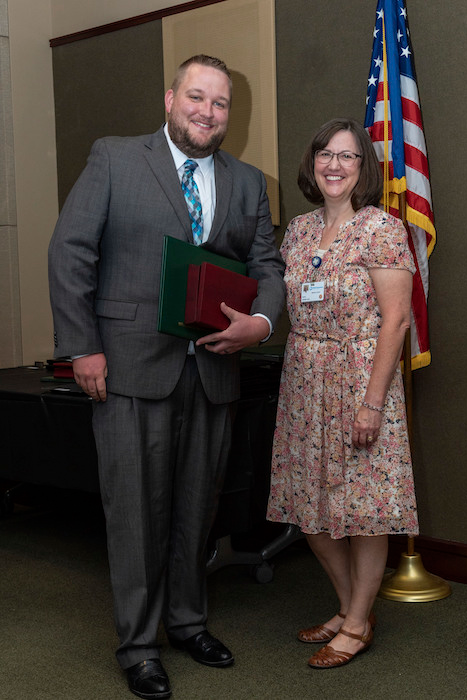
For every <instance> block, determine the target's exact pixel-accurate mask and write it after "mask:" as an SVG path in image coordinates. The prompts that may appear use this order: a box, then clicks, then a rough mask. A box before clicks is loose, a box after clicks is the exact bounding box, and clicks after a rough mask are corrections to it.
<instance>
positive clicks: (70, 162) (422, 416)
mask: <svg viewBox="0 0 467 700" xmlns="http://www.w3.org/2000/svg"><path fill="white" fill-rule="evenodd" d="M129 5H130V3H129ZM407 5H408V8H407V9H408V16H409V21H410V29H411V36H412V42H413V47H414V54H415V67H416V70H417V76H418V87H419V92H420V99H421V104H422V114H423V119H424V127H425V135H426V140H427V146H428V156H429V162H430V169H431V183H432V193H433V202H434V212H435V223H436V228H437V232H438V243H437V245H436V248H435V250H434V253H433V255H432V257H431V261H430V297H429V307H428V310H429V321H430V335H431V352H432V358H433V360H432V364H431V365H430V366H429V367H427V368H424V369H420V370H417V371H416V372H414V373H413V379H414V465H415V477H416V479H415V480H416V488H417V496H418V502H419V511H420V523H421V531H422V533H423V534H424V535H425V536H427V537H434V538H438V539H442V540H452V541H454V542H456V541H457V542H464V543H467V519H466V518H465V498H466V493H467V430H466V419H465V396H466V395H467V372H466V371H465V357H466V354H467V351H466V347H467V304H466V303H465V300H466V299H467V277H466V275H465V274H464V268H465V260H466V259H467V235H466V225H465V221H464V219H465V215H464V201H465V200H466V198H467V185H466V183H467V159H466V158H465V157H464V155H463V154H464V153H466V152H467V136H466V134H465V133H464V131H465V130H463V129H462V125H463V123H464V120H465V116H464V115H465V112H466V109H467V94H466V91H465V86H464V82H465V79H464V73H465V71H463V70H462V68H463V66H465V44H466V39H465V37H466V36H467V5H466V4H465V2H464V0H452V1H451V2H450V3H427V2H426V1H425V0H408V2H407ZM375 9H376V0H373V1H372V2H370V1H369V0H354V1H353V2H351V3H346V2H342V0H326V2H318V1H317V0H276V37H277V39H276V41H277V83H278V84H277V94H278V126H279V180H280V200H281V222H282V223H281V227H280V230H279V231H278V233H279V237H280V235H281V234H282V232H283V230H284V228H285V226H286V225H287V222H288V221H289V220H290V219H291V218H292V217H293V216H295V215H297V214H299V213H301V212H304V211H306V210H308V208H309V204H308V203H307V202H306V200H305V199H304V198H303V196H302V195H301V193H300V192H299V190H298V188H297V185H296V174H297V169H298V163H299V160H300V158H301V155H302V152H303V150H304V149H305V147H306V145H307V143H308V142H309V140H310V138H311V136H312V135H313V133H314V131H315V130H316V129H317V128H318V126H319V125H320V124H322V123H323V122H325V121H326V120H327V119H330V118H332V117H336V116H353V117H355V118H357V119H360V120H363V117H364V112H365V96H366V85H367V78H368V71H369V67H370V57H371V49H372V44H373V27H374V17H375ZM449 36H456V37H457V41H448V40H447V39H446V37H449ZM53 62H54V80H55V97H56V110H57V152H58V175H59V183H60V201H61V202H63V200H64V197H65V196H66V194H67V193H68V191H69V189H70V187H71V185H72V184H73V182H74V180H75V179H76V177H77V176H78V174H79V172H80V171H81V169H82V167H83V166H84V163H85V160H86V157H87V155H88V153H89V148H90V146H91V143H92V142H93V141H94V139H95V138H97V137H99V136H103V135H107V134H120V135H125V134H141V133H149V132H152V131H155V130H156V129H157V128H158V127H159V126H160V124H161V123H162V121H163V119H164V109H163V94H164V87H163V71H162V20H161V19H160V18H159V19H155V20H154V21H150V22H145V23H143V24H140V25H138V26H130V27H128V28H121V29H119V30H118V31H112V32H108V33H105V34H99V35H96V36H89V37H88V38H86V39H83V40H81V41H74V42H72V43H69V44H62V45H59V46H56V47H55V48H54V49H53ZM453 166H454V167H453ZM287 329H288V326H287V321H286V317H285V315H284V317H283V321H282V323H281V325H280V327H279V328H278V329H277V330H276V334H275V336H274V342H281V341H282V340H284V339H285V336H286V333H287Z"/></svg>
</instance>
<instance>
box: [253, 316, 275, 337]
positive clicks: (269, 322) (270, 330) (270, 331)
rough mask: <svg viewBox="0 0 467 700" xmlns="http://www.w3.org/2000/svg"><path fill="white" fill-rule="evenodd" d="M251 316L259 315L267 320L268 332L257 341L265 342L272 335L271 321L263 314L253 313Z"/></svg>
mask: <svg viewBox="0 0 467 700" xmlns="http://www.w3.org/2000/svg"><path fill="white" fill-rule="evenodd" d="M253 316H257V317H259V318H264V320H265V321H267V322H268V326H269V333H268V334H267V336H266V337H265V338H263V339H262V340H260V341H259V342H260V343H265V342H266V341H267V340H269V338H270V337H271V335H272V334H273V332H274V329H273V327H272V323H271V321H270V320H269V319H268V317H267V316H265V315H264V314H253Z"/></svg>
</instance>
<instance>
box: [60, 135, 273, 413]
mask: <svg viewBox="0 0 467 700" xmlns="http://www.w3.org/2000/svg"><path fill="white" fill-rule="evenodd" d="M214 161H215V177H216V196H217V204H216V211H215V216H214V221H213V224H212V229H211V233H210V237H209V240H208V241H207V243H206V244H204V245H205V247H206V248H208V249H209V250H211V251H213V252H215V253H219V254H221V255H225V256H228V257H230V258H234V259H237V260H241V261H243V262H246V264H247V268H248V274H249V275H250V276H251V277H254V278H256V279H257V280H258V296H257V298H256V300H255V301H254V303H253V307H252V313H257V312H259V313H263V314H264V315H266V316H267V317H268V318H269V319H270V320H271V322H272V323H273V324H275V323H276V322H277V320H278V317H279V314H280V312H281V310H282V307H283V303H284V295H285V292H284V284H283V280H282V277H283V269H284V265H283V262H282V259H281V257H280V255H279V252H278V251H277V248H276V246H275V240H274V231H273V227H272V224H271V219H270V213H269V204H268V200H267V196H266V183H265V179H264V176H263V174H262V173H261V172H260V171H259V170H257V169H256V168H254V167H253V166H251V165H247V164H245V163H242V162H240V161H239V160H237V159H236V158H234V157H233V156H231V155H229V154H228V153H226V152H223V151H218V152H217V153H215V155H214ZM165 234H168V235H170V236H173V237H175V238H179V239H181V240H188V241H191V240H192V233H191V225H190V220H189V216H188V211H187V207H186V203H185V200H184V197H183V193H182V191H181V187H180V181H179V178H178V175H177V172H176V170H175V165H174V162H173V158H172V155H171V153H170V149H169V147H168V144H167V140H166V138H165V135H164V132H163V130H162V128H161V129H159V131H157V132H156V133H155V134H152V135H149V136H139V137H131V138H117V137H109V138H104V139H100V140H98V141H96V143H95V144H94V145H93V148H92V150H91V154H90V156H89V159H88V163H87V166H86V168H85V169H84V170H83V172H82V174H81V175H80V177H79V179H78V180H77V182H76V184H75V186H74V187H73V189H72V191H71V192H70V194H69V196H68V198H67V201H66V202H65V205H64V207H63V210H62V212H61V214H60V218H59V220H58V223H57V226H56V228H55V231H54V235H53V237H52V240H51V243H50V248H49V276H50V295H51V303H52V311H53V316H54V326H55V357H64V356H69V355H72V356H73V355H81V354H90V353H97V352H104V353H105V355H106V357H107V365H108V371H109V375H108V379H107V387H108V389H109V391H111V392H114V393H117V394H123V395H126V396H137V397H140V398H153V399H160V398H163V397H165V396H168V395H169V394H170V393H171V392H172V391H173V389H174V388H175V385H176V383H177V381H178V379H179V377H180V374H181V372H182V369H183V365H184V362H185V357H186V353H187V344H188V343H187V341H186V340H183V339H180V338H175V337H172V336H169V335H164V334H161V333H158V332H157V312H158V297H159V277H160V267H161V256H162V243H163V236H164V235H165ZM196 358H197V363H198V368H199V373H200V377H201V380H202V382H203V386H204V388H205V391H206V393H207V395H208V397H209V399H210V400H211V401H213V402H214V403H224V402H227V401H232V400H235V399H236V398H238V395H239V368H238V365H239V358H238V354H237V355H233V356H219V355H216V354H213V353H209V352H208V351H206V350H204V348H201V349H197V350H196Z"/></svg>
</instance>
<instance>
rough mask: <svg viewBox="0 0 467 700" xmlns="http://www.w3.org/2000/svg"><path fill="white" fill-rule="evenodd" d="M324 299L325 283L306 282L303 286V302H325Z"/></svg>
mask: <svg viewBox="0 0 467 700" xmlns="http://www.w3.org/2000/svg"><path fill="white" fill-rule="evenodd" d="M323 299H324V281H323V282H304V283H303V284H302V302H304V301H323Z"/></svg>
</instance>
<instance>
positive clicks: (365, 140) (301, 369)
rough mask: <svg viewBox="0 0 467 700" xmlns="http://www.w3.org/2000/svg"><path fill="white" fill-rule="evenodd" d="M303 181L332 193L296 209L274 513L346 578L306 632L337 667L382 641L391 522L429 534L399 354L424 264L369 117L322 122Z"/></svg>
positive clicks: (285, 248)
mask: <svg viewBox="0 0 467 700" xmlns="http://www.w3.org/2000/svg"><path fill="white" fill-rule="evenodd" d="M298 184H299V187H300V189H301V190H302V192H303V193H304V195H305V197H306V198H307V199H308V200H309V201H310V202H312V203H313V204H321V205H322V206H321V207H320V208H318V209H316V210H315V211H313V212H310V213H308V214H304V215H302V216H298V217H296V218H295V219H293V220H292V221H291V223H290V224H289V226H288V228H287V231H286V234H285V237H284V242H283V244H282V248H281V252H282V255H283V257H284V260H285V262H286V273H285V281H286V285H287V306H288V312H289V317H290V322H291V330H290V334H289V337H288V340H287V346H286V351H285V357H284V368H283V374H282V380H281V390H280V397H279V406H278V414H277V426H276V432H275V438H274V447H273V465H272V478H271V493H270V497H269V507H268V518H269V519H270V520H273V521H276V522H285V523H294V524H296V525H298V526H299V527H300V529H301V530H302V532H304V533H305V535H306V537H307V540H308V543H309V545H310V547H311V549H312V550H313V552H314V553H315V555H316V556H317V558H318V560H319V561H320V562H321V564H322V565H323V567H324V569H325V571H326V572H327V574H328V575H329V577H330V580H331V582H332V584H333V586H334V588H335V590H336V593H337V596H338V598H339V602H340V609H339V611H338V612H337V614H336V615H335V616H334V617H332V618H331V619H330V620H328V621H327V622H325V623H324V624H321V625H315V626H313V627H309V628H306V629H303V630H300V632H299V639H300V640H301V641H304V642H311V643H314V642H328V644H327V645H326V646H324V647H322V648H321V649H320V650H319V651H318V652H316V653H315V654H314V655H313V656H312V657H311V659H310V660H309V662H308V663H309V665H310V666H311V667H313V668H333V667H336V666H341V665H343V664H345V663H348V662H349V661H351V660H352V659H353V658H354V656H355V655H356V654H359V653H361V652H363V651H366V650H367V649H368V648H369V646H370V644H371V642H372V639H373V627H374V624H375V620H374V615H373V613H372V612H371V611H372V607H373V603H374V600H375V597H376V594H377V592H378V590H379V587H380V584H381V580H382V576H383V573H384V569H385V565H386V558H387V539H388V534H403V535H416V534H417V533H418V522H417V512H416V503H415V494H414V485H413V475H412V465H411V458H410V449H409V441H408V435H407V423H406V415H405V402H404V391H403V384H402V377H401V372H400V367H399V364H400V356H401V350H402V345H403V341H404V336H405V332H406V330H407V328H408V327H409V324H410V300H411V291H412V274H413V272H414V271H415V268H414V264H413V259H412V256H411V253H410V251H409V248H408V244H407V234H406V231H405V228H404V226H403V224H402V223H401V222H400V221H399V220H398V219H396V218H394V217H393V216H391V215H390V214H386V213H384V212H383V211H381V210H380V209H378V208H377V205H378V203H379V200H380V197H381V193H382V176H381V170H380V166H379V163H378V161H377V158H376V155H375V151H374V148H373V144H372V143H371V140H370V138H369V136H368V135H367V133H366V131H365V130H364V129H363V127H362V126H361V125H360V124H358V123H357V122H355V121H354V120H343V119H336V120H332V121H331V122H328V123H327V124H325V125H324V126H323V127H321V129H320V130H319V132H318V134H317V135H316V136H315V138H314V140H313V142H312V144H311V145H310V146H309V147H308V148H307V150H306V151H305V154H304V156H303V159H302V162H301V165H300V170H299V178H298Z"/></svg>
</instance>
